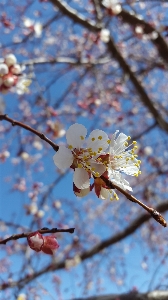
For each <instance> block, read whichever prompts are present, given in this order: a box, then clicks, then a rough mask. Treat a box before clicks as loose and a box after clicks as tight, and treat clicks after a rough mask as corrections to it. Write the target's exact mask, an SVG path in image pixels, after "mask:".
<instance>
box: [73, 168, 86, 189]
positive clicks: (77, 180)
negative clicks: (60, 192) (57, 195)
mask: <svg viewBox="0 0 168 300" xmlns="http://www.w3.org/2000/svg"><path fill="white" fill-rule="evenodd" d="M73 182H74V184H75V185H76V187H77V188H78V189H86V188H88V187H90V180H89V174H88V172H87V171H86V170H85V169H82V168H76V169H75V172H74V177H73Z"/></svg>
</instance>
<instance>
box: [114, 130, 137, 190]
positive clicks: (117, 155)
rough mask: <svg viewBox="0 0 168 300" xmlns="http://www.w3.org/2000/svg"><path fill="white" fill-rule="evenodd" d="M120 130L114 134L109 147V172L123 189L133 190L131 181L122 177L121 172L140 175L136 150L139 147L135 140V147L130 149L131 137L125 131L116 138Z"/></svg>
mask: <svg viewBox="0 0 168 300" xmlns="http://www.w3.org/2000/svg"><path fill="white" fill-rule="evenodd" d="M117 133H118V130H117V131H116V132H115V134H113V136H112V139H111V143H110V149H109V161H108V174H109V178H110V180H111V181H112V182H114V183H116V184H117V185H118V186H120V187H121V188H123V189H127V190H130V191H132V189H131V187H130V186H129V183H128V182H127V181H126V180H125V179H124V178H122V175H121V172H122V173H125V174H127V175H131V176H136V177H137V176H138V175H139V174H141V172H140V171H139V168H140V163H141V161H140V160H137V158H136V157H137V155H135V153H134V151H135V150H136V149H137V146H136V142H135V141H133V143H132V145H133V148H132V149H131V150H129V149H128V148H129V147H130V146H131V145H128V142H127V141H129V140H130V139H131V138H130V136H126V135H125V134H124V133H120V134H119V135H118V137H117V138H116V134H117Z"/></svg>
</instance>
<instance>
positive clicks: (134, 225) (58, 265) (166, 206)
mask: <svg viewBox="0 0 168 300" xmlns="http://www.w3.org/2000/svg"><path fill="white" fill-rule="evenodd" d="M156 209H157V210H159V211H160V212H165V211H167V210H168V201H167V202H165V203H162V204H159V205H158V206H157V207H156ZM150 218H151V215H148V214H146V213H143V214H141V215H140V216H139V217H138V218H136V220H134V221H132V222H131V223H130V224H129V226H128V227H127V228H125V229H124V230H123V231H121V232H117V233H116V234H115V235H114V236H111V237H109V238H108V239H106V240H104V241H101V242H100V243H97V244H96V245H95V246H94V247H92V248H90V249H88V250H85V251H83V252H81V253H79V256H80V258H81V261H84V260H86V259H88V258H91V257H93V256H94V255H96V254H98V253H99V252H100V251H102V250H103V249H106V248H108V247H110V246H112V245H114V244H116V243H118V242H120V241H121V240H123V239H124V238H126V237H128V236H130V235H131V234H133V233H134V232H135V231H136V230H137V229H139V228H140V227H141V226H142V225H143V224H144V223H146V222H147V221H148V220H149V219H150ZM72 259H73V257H72ZM65 267H66V266H65V260H62V261H59V262H52V264H50V265H48V266H46V267H44V268H43V269H41V270H40V271H38V272H35V273H34V274H31V275H30V274H28V275H26V276H25V277H24V278H22V279H20V280H19V281H13V282H12V283H4V284H2V285H0V290H5V289H7V288H9V287H16V286H19V287H23V286H24V285H26V284H28V283H29V282H31V281H33V280H34V279H36V278H38V277H39V276H41V275H43V274H45V273H48V272H53V271H55V270H60V269H64V268H65ZM159 300H160V299H159Z"/></svg>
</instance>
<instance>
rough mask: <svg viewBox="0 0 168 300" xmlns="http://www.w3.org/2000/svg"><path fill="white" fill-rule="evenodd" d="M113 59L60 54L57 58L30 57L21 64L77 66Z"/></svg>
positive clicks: (102, 62)
mask: <svg viewBox="0 0 168 300" xmlns="http://www.w3.org/2000/svg"><path fill="white" fill-rule="evenodd" d="M110 61H111V58H109V57H103V58H100V59H87V58H82V59H79V60H77V59H74V58H71V57H65V56H58V57H56V58H45V57H40V58H35V59H29V60H26V61H23V62H22V63H21V65H23V66H31V65H43V64H56V63H59V64H70V65H75V66H81V65H85V66H96V65H103V64H106V63H109V62H110Z"/></svg>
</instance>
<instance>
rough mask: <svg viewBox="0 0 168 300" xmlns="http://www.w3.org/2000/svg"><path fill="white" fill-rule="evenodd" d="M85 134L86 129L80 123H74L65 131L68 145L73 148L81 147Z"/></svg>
mask: <svg viewBox="0 0 168 300" xmlns="http://www.w3.org/2000/svg"><path fill="white" fill-rule="evenodd" d="M86 134H87V129H86V127H85V126H83V125H82V124H78V123H75V124H73V125H71V126H70V127H69V129H68V130H67V132H66V139H67V143H68V145H71V146H72V147H73V149H74V148H81V147H82V145H83V142H84V140H85V137H86Z"/></svg>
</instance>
